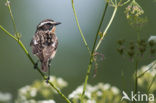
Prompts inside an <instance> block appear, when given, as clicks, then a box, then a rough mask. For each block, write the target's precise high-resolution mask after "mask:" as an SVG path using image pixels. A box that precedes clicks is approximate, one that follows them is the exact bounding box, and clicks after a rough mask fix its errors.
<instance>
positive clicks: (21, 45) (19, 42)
mask: <svg viewBox="0 0 156 103" xmlns="http://www.w3.org/2000/svg"><path fill="white" fill-rule="evenodd" d="M0 29H1V30H2V31H4V32H5V33H6V34H7V35H9V36H10V37H11V38H13V39H14V40H16V41H17V43H18V44H19V45H20V47H21V48H22V49H23V51H24V52H25V54H26V55H27V57H28V58H29V60H30V61H31V63H32V64H33V65H35V62H34V60H33V59H32V57H31V56H30V54H29V52H28V50H27V49H26V48H25V46H24V45H23V43H22V41H21V40H18V39H17V38H16V37H15V36H13V35H12V34H11V33H9V32H8V31H7V30H6V29H4V28H3V27H2V26H1V25H0ZM37 71H38V72H39V73H40V74H41V76H42V77H43V78H44V79H45V80H46V79H47V78H46V76H45V75H44V74H43V72H42V71H41V70H40V69H39V67H37ZM48 83H49V84H50V85H51V87H53V88H54V89H55V90H56V91H57V92H58V94H59V95H60V96H62V98H64V99H65V101H66V102H67V103H71V102H70V101H69V99H68V98H67V97H65V96H64V94H63V93H61V91H60V90H59V89H57V88H56V87H55V86H54V85H53V83H52V82H50V81H49V80H48Z"/></svg>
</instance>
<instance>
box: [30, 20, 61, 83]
mask: <svg viewBox="0 0 156 103" xmlns="http://www.w3.org/2000/svg"><path fill="white" fill-rule="evenodd" d="M59 24H61V23H60V22H55V21H54V20H52V19H46V20H42V21H41V22H40V23H39V24H38V25H37V28H36V32H35V35H34V36H33V38H32V40H31V41H30V46H31V47H32V53H33V54H34V55H35V56H37V57H38V58H39V60H38V62H39V61H40V63H41V71H42V72H48V78H47V80H49V79H50V65H51V60H52V59H53V58H54V56H55V54H56V50H57V46H58V38H57V36H56V33H55V30H56V25H59ZM38 62H37V63H35V66H34V68H36V65H38Z"/></svg>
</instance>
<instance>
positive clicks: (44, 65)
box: [41, 62, 48, 72]
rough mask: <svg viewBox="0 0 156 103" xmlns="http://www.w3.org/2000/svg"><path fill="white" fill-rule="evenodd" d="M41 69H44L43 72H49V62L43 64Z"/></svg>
mask: <svg viewBox="0 0 156 103" xmlns="http://www.w3.org/2000/svg"><path fill="white" fill-rule="evenodd" d="M41 68H42V71H43V72H47V71H48V62H42V63H41Z"/></svg>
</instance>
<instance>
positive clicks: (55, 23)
mask: <svg viewBox="0 0 156 103" xmlns="http://www.w3.org/2000/svg"><path fill="white" fill-rule="evenodd" d="M53 24H54V25H59V24H61V22H54V23H53Z"/></svg>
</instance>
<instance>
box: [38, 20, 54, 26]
mask: <svg viewBox="0 0 156 103" xmlns="http://www.w3.org/2000/svg"><path fill="white" fill-rule="evenodd" d="M47 23H51V24H54V23H55V22H51V21H47V22H43V23H41V24H40V25H39V26H38V27H41V26H43V25H44V24H47Z"/></svg>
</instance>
